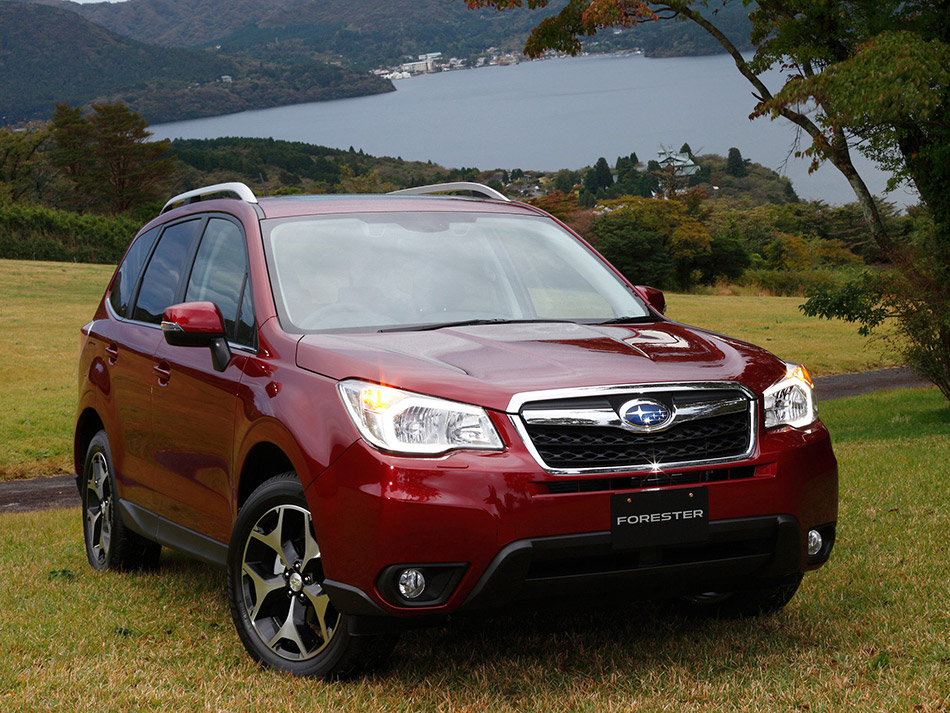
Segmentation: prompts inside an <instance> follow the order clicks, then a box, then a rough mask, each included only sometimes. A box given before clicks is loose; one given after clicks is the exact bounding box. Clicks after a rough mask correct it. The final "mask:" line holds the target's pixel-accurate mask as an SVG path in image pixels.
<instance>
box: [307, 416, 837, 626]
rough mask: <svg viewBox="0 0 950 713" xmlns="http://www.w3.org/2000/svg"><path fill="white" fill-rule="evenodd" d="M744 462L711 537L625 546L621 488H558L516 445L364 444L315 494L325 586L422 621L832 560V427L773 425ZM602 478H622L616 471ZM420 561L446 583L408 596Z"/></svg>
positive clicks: (639, 592) (661, 590)
mask: <svg viewBox="0 0 950 713" xmlns="http://www.w3.org/2000/svg"><path fill="white" fill-rule="evenodd" d="M510 442H512V441H510V440H509V443H510ZM736 465H739V466H742V468H743V470H744V472H745V473H746V474H747V475H748V476H749V477H743V478H741V479H735V480H721V481H716V482H710V483H709V484H708V485H706V486H705V487H707V488H708V493H709V520H710V522H709V537H708V540H706V541H704V542H695V543H686V544H681V545H676V546H668V547H662V548H653V547H650V548H639V549H637V548H633V549H626V550H616V549H615V548H614V546H613V538H612V535H611V532H610V519H611V516H610V499H611V495H612V493H613V492H616V491H615V490H610V489H606V490H603V489H601V490H597V491H594V492H572V493H561V492H556V491H552V489H551V488H550V487H548V486H549V485H550V483H552V482H557V483H563V482H564V481H565V477H564V476H552V475H550V474H548V473H545V472H544V471H543V470H541V469H540V468H539V467H538V465H537V463H536V462H535V461H534V460H533V459H532V458H531V457H530V456H529V455H528V453H527V452H526V451H524V450H522V449H518V448H516V447H512V448H511V449H509V450H507V451H505V452H503V453H464V452H458V453H454V454H451V455H449V456H446V457H444V458H440V459H421V458H406V457H397V456H389V455H385V454H381V453H379V452H377V451H375V450H373V449H371V448H369V447H368V446H366V445H365V444H363V443H362V442H358V443H356V444H354V445H353V446H352V447H351V448H350V449H349V450H348V451H347V452H346V453H345V454H344V455H343V456H342V457H341V458H340V459H339V460H338V461H336V462H335V463H334V464H333V465H332V466H331V467H330V468H329V469H327V470H326V471H325V472H324V473H322V474H321V476H320V477H319V478H317V479H315V480H314V481H313V483H312V484H311V485H310V486H309V487H308V489H307V497H308V502H309V503H310V507H311V511H312V512H313V513H314V515H315V517H314V526H315V529H316V533H315V534H316V535H317V540H318V542H320V544H321V550H322V552H323V561H324V572H325V574H326V577H327V581H326V582H325V583H324V586H325V588H326V590H327V591H328V593H329V594H330V597H331V600H332V601H333V603H334V605H335V606H336V607H337V608H338V609H339V610H340V611H342V612H345V613H348V614H354V615H363V616H377V617H378V616H389V617H392V616H395V617H402V618H420V617H425V616H431V615H437V616H438V615H445V614H449V613H453V612H458V611H466V610H475V609H484V608H497V607H500V606H503V605H504V604H506V603H508V602H512V601H516V600H526V599H540V598H545V597H550V596H556V597H561V596H576V595H584V596H589V595H598V594H617V593H623V595H624V596H627V597H628V598H630V599H635V598H648V597H651V596H655V595H657V594H663V595H669V594H673V593H689V592H696V591H713V590H726V589H736V588H739V587H741V586H744V585H748V584H749V583H754V582H755V581H757V580H760V579H769V578H774V577H780V576H784V575H790V574H797V573H800V572H803V571H805V570H807V569H813V568H815V567H818V566H820V565H821V564H822V563H823V562H824V561H825V560H826V559H827V557H828V555H829V554H830V546H829V547H828V548H827V549H826V551H824V552H822V554H821V557H820V559H817V560H816V559H814V558H813V559H812V560H809V558H808V556H807V552H806V544H805V543H806V537H807V532H808V530H809V529H812V528H816V527H821V528H822V529H823V531H824V533H825V534H826V538H827V536H828V535H830V538H828V539H829V541H830V542H833V535H834V524H835V522H836V520H837V493H838V491H837V488H838V481H837V463H836V461H835V458H834V455H833V453H832V451H831V446H830V440H829V438H828V434H827V431H826V430H825V429H824V427H823V426H822V425H821V424H820V423H818V424H815V425H814V426H812V427H810V428H809V429H807V430H797V429H787V430H784V431H779V432H775V433H770V434H767V435H766V436H765V437H762V438H760V439H759V448H758V450H757V453H756V454H755V455H754V456H753V458H751V459H749V460H747V461H743V462H742V463H741V464H732V466H731V467H735V466H736ZM578 480H588V481H590V480H591V479H589V478H578ZM597 482H598V483H605V485H604V486H603V487H605V488H610V487H613V485H615V484H616V482H617V480H616V479H600V480H598V481H597ZM672 487H681V486H672ZM682 487H689V486H682ZM409 566H419V567H423V568H424V567H426V566H434V567H435V568H436V569H438V570H439V572H440V574H439V576H440V577H441V576H442V574H441V573H442V572H443V571H445V572H448V574H445V576H444V577H443V579H444V580H445V581H447V582H449V584H447V585H446V587H447V588H446V590H445V591H443V592H440V595H439V596H438V597H436V598H435V599H434V600H429V601H421V602H407V601H400V600H399V598H398V596H395V595H394V594H393V587H392V586H391V584H392V583H391V582H389V580H388V578H391V577H393V576H395V575H394V573H396V572H398V571H400V570H401V568H402V567H409ZM433 571H435V570H433Z"/></svg>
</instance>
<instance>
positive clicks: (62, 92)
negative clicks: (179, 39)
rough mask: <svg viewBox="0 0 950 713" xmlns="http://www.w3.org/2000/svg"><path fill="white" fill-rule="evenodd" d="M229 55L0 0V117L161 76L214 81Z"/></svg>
mask: <svg viewBox="0 0 950 713" xmlns="http://www.w3.org/2000/svg"><path fill="white" fill-rule="evenodd" d="M233 70H234V63H233V61H231V60H227V59H224V58H221V57H217V56H215V55H213V54H210V53H208V52H198V51H194V50H185V49H171V48H167V47H155V46H150V45H146V44H143V43H141V42H137V41H134V40H130V39H128V38H126V37H120V36H119V35H117V34H114V33H112V32H109V31H108V30H105V29H103V28H102V27H99V26H98V25H95V24H93V23H91V22H89V21H87V20H85V19H83V18H81V17H78V16H77V15H76V14H75V13H72V12H68V11H66V10H60V9H58V8H53V7H45V6H42V5H28V4H23V3H15V2H0V76H2V77H3V81H2V82H0V117H3V118H5V121H4V122H3V123H8V122H9V123H12V122H15V121H19V120H23V119H31V118H36V117H41V116H49V115H50V114H52V111H53V103H54V102H66V103H82V102H86V101H89V100H92V99H95V98H96V97H100V96H105V95H108V94H111V93H112V92H114V91H116V90H118V89H120V88H130V87H133V86H135V85H136V84H140V83H142V82H148V81H150V80H154V79H159V78H161V79H163V80H165V81H168V82H178V83H189V82H202V83H204V82H213V81H214V80H215V79H216V78H217V77H219V76H221V75H223V74H230V73H231V72H232V71H233Z"/></svg>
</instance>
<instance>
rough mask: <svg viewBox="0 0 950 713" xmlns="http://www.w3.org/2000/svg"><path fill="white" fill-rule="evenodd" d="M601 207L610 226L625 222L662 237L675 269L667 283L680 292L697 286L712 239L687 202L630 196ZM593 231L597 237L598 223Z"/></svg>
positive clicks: (607, 202) (606, 202)
mask: <svg viewBox="0 0 950 713" xmlns="http://www.w3.org/2000/svg"><path fill="white" fill-rule="evenodd" d="M601 205H603V207H604V208H606V209H607V210H608V211H609V212H608V213H607V214H606V215H605V216H604V217H606V216H608V215H609V216H611V218H610V222H609V223H608V224H610V225H613V224H614V221H616V223H623V222H626V223H629V225H630V226H631V230H633V231H635V232H649V233H658V234H660V235H662V236H663V245H664V247H665V250H666V253H667V255H668V258H669V260H670V264H671V266H672V272H671V273H670V275H669V278H668V280H667V282H666V284H673V285H674V286H675V287H678V288H680V289H689V288H690V287H692V286H693V285H694V284H695V282H696V279H697V278H698V277H699V275H700V272H699V271H700V263H701V261H703V260H704V259H705V258H706V256H708V255H709V252H710V248H711V244H712V237H711V236H710V234H709V229H708V228H707V227H706V226H705V225H703V223H702V221H701V220H700V219H699V216H697V215H696V211H695V210H694V209H693V207H692V206H690V205H689V203H688V202H686V201H683V200H665V201H656V200H651V199H647V198H639V197H627V198H618V199H614V200H605V201H602V202H601ZM603 219H604V218H601V219H600V220H603ZM600 220H598V223H600ZM594 232H595V234H597V227H596V224H595V227H594ZM641 238H642V236H641ZM621 272H623V270H622V269H621ZM624 274H632V273H624Z"/></svg>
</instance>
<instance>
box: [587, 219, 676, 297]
mask: <svg viewBox="0 0 950 713" xmlns="http://www.w3.org/2000/svg"><path fill="white" fill-rule="evenodd" d="M594 235H595V236H596V237H595V239H594V241H593V245H594V247H595V248H597V250H598V251H599V252H600V253H601V255H603V256H604V257H605V258H607V260H609V261H610V263H611V264H612V265H613V266H614V267H616V268H617V269H618V270H620V272H621V273H623V275H624V276H625V277H626V278H627V279H629V280H630V281H631V282H634V283H636V284H640V285H651V286H653V287H659V288H661V289H662V288H664V287H668V286H670V285H671V282H670V277H671V276H672V274H673V261H672V260H671V259H670V255H669V253H668V252H667V250H666V246H665V244H664V242H665V241H664V237H663V234H662V233H660V232H658V231H656V230H644V229H642V228H640V227H638V226H637V224H636V223H635V222H634V221H633V220H631V219H630V217H629V216H627V215H625V214H624V213H622V212H621V213H607V214H606V215H604V216H601V217H600V218H599V219H598V220H597V222H596V223H594Z"/></svg>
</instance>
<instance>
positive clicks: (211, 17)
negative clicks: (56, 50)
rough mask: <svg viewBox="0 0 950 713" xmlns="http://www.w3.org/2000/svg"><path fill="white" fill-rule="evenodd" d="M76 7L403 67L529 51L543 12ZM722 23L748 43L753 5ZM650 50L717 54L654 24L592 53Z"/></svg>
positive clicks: (273, 47)
mask: <svg viewBox="0 0 950 713" xmlns="http://www.w3.org/2000/svg"><path fill="white" fill-rule="evenodd" d="M39 1H40V2H46V3H50V4H56V5H57V6H59V7H68V8H69V9H72V10H74V11H76V12H78V13H80V14H82V15H83V16H84V17H86V18H87V19H90V20H92V21H93V22H96V23H98V24H100V25H102V26H104V27H108V28H109V29H111V30H112V31H114V32H117V33H119V34H123V35H126V36H128V37H133V38H136V39H139V40H142V41H146V42H151V43H157V44H164V45H168V46H178V47H220V50H221V51H222V52H227V53H239V52H243V53H248V54H251V55H253V56H255V57H258V58H270V59H282V60H286V59H287V58H288V57H305V56H306V57H313V56H317V57H323V58H329V57H332V58H334V59H342V60H343V61H345V62H348V63H353V64H356V65H359V66H363V67H370V66H372V67H374V66H379V65H386V64H392V63H397V62H400V61H403V60H405V59H406V58H409V57H414V56H416V55H418V54H420V53H426V52H442V53H443V54H444V55H446V56H457V57H468V56H470V55H472V54H473V53H479V52H483V51H485V50H486V49H488V48H489V47H497V48H499V49H503V50H510V51H516V52H520V51H521V48H522V47H523V46H524V41H525V38H526V37H527V35H528V33H529V32H530V30H531V28H532V27H534V25H535V24H537V22H538V21H539V20H540V19H541V18H542V17H544V16H545V15H549V14H554V13H556V12H558V11H559V10H560V9H561V8H563V7H564V5H566V4H567V0H552V1H551V3H550V5H549V7H548V8H546V9H544V10H535V11H532V10H528V9H524V8H522V9H513V10H507V11H505V12H496V11H495V10H491V9H482V10H469V9H468V8H467V6H466V3H465V2H464V1H463V0H387V1H386V2H380V1H379V0H321V2H310V1H309V0H127V1H126V2H120V3H107V2H102V3H93V4H81V5H80V4H76V3H72V2H64V1H63V0H39ZM717 18H718V22H719V23H720V26H721V27H723V29H724V30H725V31H726V33H727V34H728V35H730V36H731V37H734V39H735V40H736V41H737V42H740V43H742V42H743V38H745V40H744V41H745V43H746V44H747V42H748V37H749V29H750V25H749V22H748V8H745V7H744V6H743V4H742V2H741V1H740V0H730V1H729V2H728V3H727V4H726V6H725V7H723V8H718V14H717ZM633 47H642V48H644V49H645V50H646V51H647V53H648V54H656V55H674V54H676V55H686V54H713V53H718V52H721V51H722V48H721V47H720V45H719V44H718V42H716V41H715V40H714V39H712V38H711V37H709V36H708V35H707V34H706V33H705V32H703V31H702V30H700V29H699V28H698V27H695V26H693V24H692V23H684V22H672V21H670V22H660V23H648V24H645V25H641V26H640V27H637V28H634V29H631V30H626V31H624V32H622V33H620V34H614V33H612V32H609V33H601V34H600V35H598V36H597V37H595V38H593V39H592V41H591V48H592V49H600V50H603V49H623V48H626V49H630V48H633Z"/></svg>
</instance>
